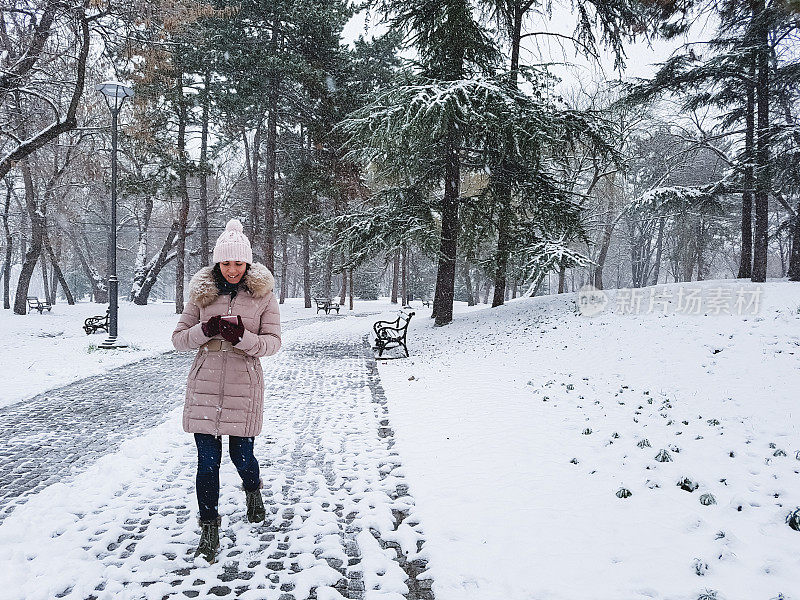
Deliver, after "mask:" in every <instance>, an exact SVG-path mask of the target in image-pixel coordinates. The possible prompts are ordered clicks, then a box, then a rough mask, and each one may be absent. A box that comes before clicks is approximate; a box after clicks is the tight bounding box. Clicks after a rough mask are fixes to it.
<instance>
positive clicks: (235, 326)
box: [219, 315, 244, 344]
mask: <svg viewBox="0 0 800 600" xmlns="http://www.w3.org/2000/svg"><path fill="white" fill-rule="evenodd" d="M219 333H220V335H221V336H222V337H223V338H225V339H226V340H228V341H229V342H230V343H231V344H238V343H239V342H240V341H241V339H242V336H243V335H244V325H243V324H242V317H241V316H240V315H236V323H231V322H230V321H226V320H225V319H221V320H220V322H219Z"/></svg>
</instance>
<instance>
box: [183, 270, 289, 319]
mask: <svg viewBox="0 0 800 600" xmlns="http://www.w3.org/2000/svg"><path fill="white" fill-rule="evenodd" d="M213 268H214V267H213V266H211V267H203V268H202V269H200V270H199V271H198V272H197V273H195V274H194V277H192V280H191V281H190V282H189V300H191V301H192V302H194V303H195V304H197V305H198V306H200V307H202V308H205V307H206V306H209V305H210V304H211V303H212V302H214V300H216V299H217V297H218V296H219V289H218V288H217V284H216V282H215V281H214V273H213ZM242 283H243V284H244V285H245V286H246V287H247V289H248V290H249V291H250V293H251V294H252V295H253V297H254V298H263V297H265V296H266V295H267V294H269V293H270V292H271V291H272V290H273V289H275V278H274V277H273V276H272V273H270V270H269V269H268V268H267V267H265V266H264V265H262V264H261V263H253V264H252V265H250V268H249V269H248V270H247V273H245V274H244V277H242Z"/></svg>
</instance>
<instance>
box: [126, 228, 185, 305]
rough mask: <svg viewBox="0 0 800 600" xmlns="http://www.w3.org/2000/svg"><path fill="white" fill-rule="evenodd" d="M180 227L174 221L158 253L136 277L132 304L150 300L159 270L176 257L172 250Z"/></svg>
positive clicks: (143, 303) (145, 302)
mask: <svg viewBox="0 0 800 600" xmlns="http://www.w3.org/2000/svg"><path fill="white" fill-rule="evenodd" d="M180 227H181V225H180V221H178V220H175V221H173V222H172V227H170V230H169V233H168V234H167V237H166V238H165V239H164V243H163V244H161V250H160V251H159V253H158V254H157V255H155V256H153V257H152V258H151V259H150V260H149V261H148V263H147V264H145V265H143V267H142V270H141V276H137V279H136V281H135V284H134V289H135V290H136V293H135V294H133V295H132V297H131V300H133V303H134V304H136V305H138V306H144V305H146V304H147V302H148V299H149V298H150V292H151V291H152V289H153V286H154V285H155V283H156V281H158V275H159V273H161V269H163V268H164V267H165V266H166V265H167V264H168V263H169V262H170V261H171V260H172V259H173V258H175V257H176V256H177V253H175V252H172V250H173V248H174V247H175V238H176V237H177V236H178V232H179V230H180Z"/></svg>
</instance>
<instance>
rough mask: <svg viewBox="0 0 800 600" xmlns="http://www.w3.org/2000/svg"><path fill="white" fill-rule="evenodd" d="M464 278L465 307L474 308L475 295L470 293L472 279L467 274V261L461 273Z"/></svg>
mask: <svg viewBox="0 0 800 600" xmlns="http://www.w3.org/2000/svg"><path fill="white" fill-rule="evenodd" d="M462 276H463V277H464V287H465V288H466V290H467V306H475V294H474V293H473V291H472V277H471V276H470V274H469V261H468V260H465V261H464V270H463V271H462Z"/></svg>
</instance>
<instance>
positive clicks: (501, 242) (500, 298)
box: [492, 168, 511, 308]
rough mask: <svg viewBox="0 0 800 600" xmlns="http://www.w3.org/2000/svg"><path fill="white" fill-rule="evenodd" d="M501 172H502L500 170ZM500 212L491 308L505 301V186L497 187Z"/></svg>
mask: <svg viewBox="0 0 800 600" xmlns="http://www.w3.org/2000/svg"><path fill="white" fill-rule="evenodd" d="M501 170H503V169H502V168H501ZM498 195H499V196H500V202H499V203H500V210H499V215H498V223H497V249H496V251H495V257H494V266H495V272H494V297H493V298H492V308H494V307H496V306H501V305H502V304H503V303H504V301H505V291H506V273H507V269H508V257H509V254H510V252H511V233H510V231H509V228H510V225H511V224H510V221H511V190H510V188H509V187H508V186H507V185H499V186H498Z"/></svg>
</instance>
